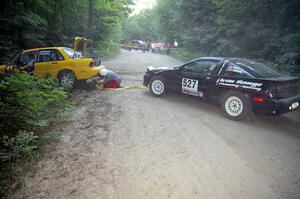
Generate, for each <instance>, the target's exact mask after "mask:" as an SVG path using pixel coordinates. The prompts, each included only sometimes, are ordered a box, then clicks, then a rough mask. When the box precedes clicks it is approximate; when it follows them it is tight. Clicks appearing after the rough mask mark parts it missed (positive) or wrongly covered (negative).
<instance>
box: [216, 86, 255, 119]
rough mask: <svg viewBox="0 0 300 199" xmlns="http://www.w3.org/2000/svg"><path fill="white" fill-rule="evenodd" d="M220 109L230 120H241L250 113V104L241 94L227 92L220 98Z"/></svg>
mask: <svg viewBox="0 0 300 199" xmlns="http://www.w3.org/2000/svg"><path fill="white" fill-rule="evenodd" d="M221 107H222V110H223V112H224V114H225V115H226V117H228V118H229V119H231V120H241V119H243V118H245V117H246V116H248V115H249V114H250V113H251V104H250V102H249V100H248V98H247V97H246V96H245V95H244V94H243V93H241V92H237V91H229V92H226V93H225V94H224V95H223V96H222V97H221Z"/></svg>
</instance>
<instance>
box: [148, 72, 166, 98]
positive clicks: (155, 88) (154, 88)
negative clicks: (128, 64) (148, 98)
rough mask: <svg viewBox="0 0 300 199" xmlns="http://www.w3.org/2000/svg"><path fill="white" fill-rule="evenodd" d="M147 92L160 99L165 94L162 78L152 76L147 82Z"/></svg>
mask: <svg viewBox="0 0 300 199" xmlns="http://www.w3.org/2000/svg"><path fill="white" fill-rule="evenodd" d="M148 87H149V91H150V92H151V94H152V95H153V96H155V97H161V96H164V95H165V94H166V87H165V83H164V81H163V78H162V77H160V76H154V77H153V78H152V79H151V80H150V82H149V85H148Z"/></svg>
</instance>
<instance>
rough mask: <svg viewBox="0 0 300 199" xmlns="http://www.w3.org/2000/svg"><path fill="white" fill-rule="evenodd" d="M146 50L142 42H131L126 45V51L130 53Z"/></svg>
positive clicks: (145, 45) (145, 44) (144, 43)
mask: <svg viewBox="0 0 300 199" xmlns="http://www.w3.org/2000/svg"><path fill="white" fill-rule="evenodd" d="M146 48H147V43H146V42H144V41H142V40H131V41H129V43H128V45H127V49H128V50H129V51H131V50H132V49H134V50H145V49H146Z"/></svg>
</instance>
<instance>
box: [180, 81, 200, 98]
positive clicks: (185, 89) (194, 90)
mask: <svg viewBox="0 0 300 199" xmlns="http://www.w3.org/2000/svg"><path fill="white" fill-rule="evenodd" d="M181 87H182V93H185V94H188V95H194V96H199V97H203V92H201V91H198V80H195V79H187V78H182V83H181Z"/></svg>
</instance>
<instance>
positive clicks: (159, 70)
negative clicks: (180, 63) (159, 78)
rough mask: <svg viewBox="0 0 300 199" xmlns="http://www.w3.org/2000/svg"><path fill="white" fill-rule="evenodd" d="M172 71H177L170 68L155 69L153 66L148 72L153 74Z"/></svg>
mask: <svg viewBox="0 0 300 199" xmlns="http://www.w3.org/2000/svg"><path fill="white" fill-rule="evenodd" d="M171 70H175V69H174V68H170V67H158V68H154V67H153V66H148V67H147V72H151V73H159V72H162V71H171Z"/></svg>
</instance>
